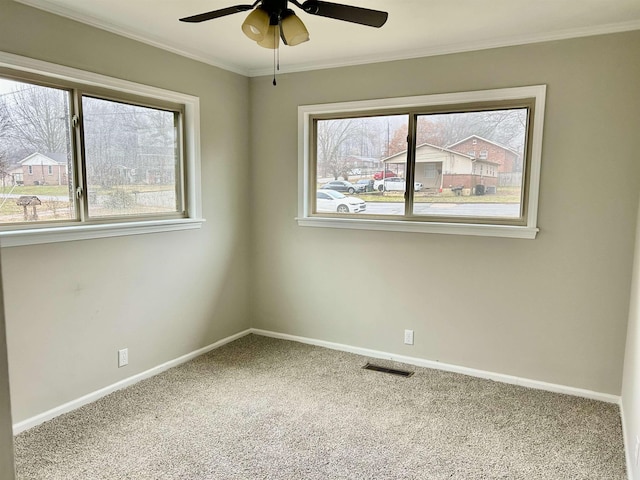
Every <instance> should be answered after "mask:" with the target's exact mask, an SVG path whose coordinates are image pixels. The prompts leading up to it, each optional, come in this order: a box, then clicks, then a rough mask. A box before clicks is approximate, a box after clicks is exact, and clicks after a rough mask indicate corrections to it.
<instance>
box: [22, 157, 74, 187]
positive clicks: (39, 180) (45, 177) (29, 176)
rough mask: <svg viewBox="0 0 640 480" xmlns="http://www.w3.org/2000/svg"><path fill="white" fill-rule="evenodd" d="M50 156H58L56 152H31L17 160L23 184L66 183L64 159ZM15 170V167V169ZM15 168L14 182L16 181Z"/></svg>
mask: <svg viewBox="0 0 640 480" xmlns="http://www.w3.org/2000/svg"><path fill="white" fill-rule="evenodd" d="M51 157H59V155H57V154H48V155H44V154H42V153H38V152H36V153H32V154H31V155H29V156H28V157H27V158H25V159H24V160H21V161H20V162H18V165H19V167H18V169H19V168H20V167H21V168H22V182H23V183H24V185H67V184H68V182H69V180H68V173H67V162H66V160H65V161H64V162H63V161H58V160H54V159H53V158H51ZM16 170H17V169H16ZM16 170H13V171H12V172H14V182H16V181H17V176H19V175H16V173H15V172H16Z"/></svg>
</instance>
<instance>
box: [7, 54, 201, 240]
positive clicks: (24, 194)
mask: <svg viewBox="0 0 640 480" xmlns="http://www.w3.org/2000/svg"><path fill="white" fill-rule="evenodd" d="M27 70H28V71H27ZM0 122H2V129H1V130H0V151H3V152H4V158H3V160H2V161H3V162H4V164H3V165H2V167H3V171H5V172H7V173H5V174H4V178H3V182H2V184H0V188H1V191H0V193H1V195H0V196H2V201H1V202H0V241H1V242H2V246H13V245H24V244H31V243H44V242H51V241H65V240H76V239H84V238H96V237H102V236H114V235H128V234H135V233H150V232H158V231H168V230H181V229H188V228H199V226H200V224H201V222H202V220H201V219H200V210H201V207H200V184H199V173H200V164H199V157H198V155H199V151H198V144H199V137H198V135H199V133H198V129H199V127H198V124H197V122H198V99H197V98H195V97H191V96H188V95H184V94H179V93H175V92H170V91H167V90H161V89H156V88H153V87H148V86H144V85H139V84H134V83H131V82H125V81H122V80H117V79H112V78H109V77H105V76H101V75H96V74H92V73H88V72H82V71H80V70H75V69H70V68H67V67H61V66H57V65H53V64H48V63H45V62H39V61H34V60H31V59H25V58H23V57H18V56H14V55H9V54H3V53H0ZM24 167H26V169H25V168H24ZM54 167H56V168H54ZM25 170H26V173H27V174H28V177H27V176H25V177H23V175H22V174H23V173H25ZM23 178H24V180H23Z"/></svg>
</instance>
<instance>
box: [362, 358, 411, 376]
mask: <svg viewBox="0 0 640 480" xmlns="http://www.w3.org/2000/svg"><path fill="white" fill-rule="evenodd" d="M362 368H364V369H365V370H374V371H376V372H383V373H390V374H392V375H399V376H401V377H410V376H411V375H413V372H409V371H407V370H398V369H395V368H387V367H381V366H380V365H373V364H372V363H368V362H367V364H366V365H365V366H364V367H362Z"/></svg>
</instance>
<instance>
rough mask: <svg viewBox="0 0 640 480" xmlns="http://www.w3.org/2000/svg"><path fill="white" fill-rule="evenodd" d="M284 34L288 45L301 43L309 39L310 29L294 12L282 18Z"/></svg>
mask: <svg viewBox="0 0 640 480" xmlns="http://www.w3.org/2000/svg"><path fill="white" fill-rule="evenodd" d="M281 25H282V36H283V38H284V42H285V43H286V44H287V45H290V46H292V47H293V46H294V45H299V44H301V43H303V42H306V41H307V40H309V31H308V30H307V27H305V26H304V23H302V20H300V19H299V18H298V17H297V16H296V15H295V14H294V13H293V12H291V15H289V16H288V17H285V18H283V19H282V22H281Z"/></svg>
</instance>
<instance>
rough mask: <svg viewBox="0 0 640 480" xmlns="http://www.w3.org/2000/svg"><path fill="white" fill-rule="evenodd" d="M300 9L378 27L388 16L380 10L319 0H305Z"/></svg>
mask: <svg viewBox="0 0 640 480" xmlns="http://www.w3.org/2000/svg"><path fill="white" fill-rule="evenodd" d="M302 9H303V10H304V11H305V12H307V13H310V14H311V15H319V16H321V17H328V18H335V19H336V20H344V21H345V22H351V23H359V24H360V25H367V26H369V27H378V28H379V27H381V26H382V25H384V24H385V22H386V21H387V17H388V16H389V14H388V13H387V12H381V11H380V10H370V9H368V8H361V7H353V6H351V5H342V4H340V3H331V2H322V1H320V0H307V1H306V2H304V3H303V4H302Z"/></svg>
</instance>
